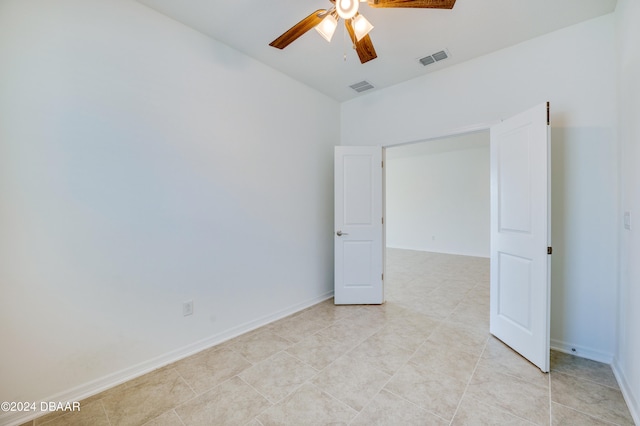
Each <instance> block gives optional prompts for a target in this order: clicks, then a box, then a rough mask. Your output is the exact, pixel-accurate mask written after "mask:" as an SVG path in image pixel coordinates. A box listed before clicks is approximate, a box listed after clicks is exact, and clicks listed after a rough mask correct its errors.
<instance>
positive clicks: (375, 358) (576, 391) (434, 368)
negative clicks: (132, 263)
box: [28, 249, 633, 426]
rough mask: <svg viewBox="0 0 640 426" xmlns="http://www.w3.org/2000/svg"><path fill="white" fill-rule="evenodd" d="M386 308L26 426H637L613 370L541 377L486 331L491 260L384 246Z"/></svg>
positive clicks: (318, 312)
mask: <svg viewBox="0 0 640 426" xmlns="http://www.w3.org/2000/svg"><path fill="white" fill-rule="evenodd" d="M386 273H387V282H386V285H387V287H386V297H387V303H386V304H385V305H382V306H334V305H333V301H332V300H329V301H326V302H323V303H320V304H318V305H315V306H313V307H311V308H309V309H306V310H304V311H302V312H299V313H297V314H295V315H292V316H290V317H287V318H284V319H282V320H280V321H277V322H275V323H272V324H269V325H267V326H265V327H262V328H260V329H257V330H255V331H252V332H250V333H247V334H245V335H242V336H240V337H238V338H236V339H233V340H231V341H228V342H225V343H223V344H221V345H219V346H216V347H213V348H211V349H208V350H205V351H203V352H200V353H198V354H196V355H194V356H192V357H190V358H187V359H184V360H181V361H179V362H176V363H174V364H172V365H169V366H167V367H164V368H161V369H159V370H156V371H154V372H152V373H150V374H147V375H145V376H143V377H140V378H138V379H135V380H132V381H130V382H127V383H125V384H123V385H120V386H117V387H115V388H113V389H111V390H108V391H106V392H103V393H101V394H99V395H96V396H94V397H92V398H89V399H87V400H85V401H82V403H81V411H80V412H79V413H69V414H66V415H58V417H55V414H52V415H48V416H45V417H42V418H39V419H36V420H35V421H33V422H29V423H28V424H29V425H46V426H56V425H92V426H93V425H108V426H116V425H118V426H120V425H149V426H150V425H154V426H166V425H177V426H184V425H187V426H189V425H250V426H259V425H264V426H266V425H296V426H298V425H326V424H331V425H341V424H342V425H393V426H396V425H532V424H540V425H548V424H554V425H556V424H558V425H560V424H565V425H581V426H582V425H612V424H617V425H633V420H632V418H631V416H630V414H629V411H628V409H627V406H626V405H625V402H624V400H623V397H622V394H621V392H620V390H619V388H618V385H617V383H616V380H615V378H614V376H613V373H612V371H611V368H610V367H609V366H608V365H605V364H601V363H597V362H594V361H589V360H585V359H581V358H577V357H574V356H571V355H567V354H563V353H559V352H552V369H551V373H550V374H543V373H541V372H540V370H538V369H537V368H536V367H534V366H533V365H531V364H529V363H528V362H527V361H526V360H524V359H523V358H521V357H520V356H519V355H517V354H516V353H514V352H513V351H512V350H511V349H509V348H508V347H507V346H505V345H504V344H502V343H501V342H500V341H499V340H497V339H495V338H493V337H491V336H490V335H489V262H488V260H487V259H484V258H475V257H467V256H453V255H443V254H437V253H427V252H418V251H410V250H397V249H389V250H388V251H387V271H386Z"/></svg>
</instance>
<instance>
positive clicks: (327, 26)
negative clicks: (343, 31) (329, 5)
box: [315, 13, 338, 42]
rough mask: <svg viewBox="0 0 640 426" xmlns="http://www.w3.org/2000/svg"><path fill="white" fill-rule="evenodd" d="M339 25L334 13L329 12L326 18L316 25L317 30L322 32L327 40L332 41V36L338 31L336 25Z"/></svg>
mask: <svg viewBox="0 0 640 426" xmlns="http://www.w3.org/2000/svg"><path fill="white" fill-rule="evenodd" d="M337 26H338V20H337V19H336V17H335V16H334V15H333V13H328V14H327V16H325V17H324V19H323V20H322V21H321V22H320V23H319V24H318V25H316V26H315V29H316V31H317V32H318V34H320V35H321V36H322V37H323V38H324V39H325V40H327V41H328V42H331V37H333V33H335V32H336V27H337Z"/></svg>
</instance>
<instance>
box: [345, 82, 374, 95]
mask: <svg viewBox="0 0 640 426" xmlns="http://www.w3.org/2000/svg"><path fill="white" fill-rule="evenodd" d="M349 87H351V88H352V89H353V90H355V91H356V92H358V93H360V92H364V91H365V90H369V89H373V84H371V83H369V82H368V81H366V80H362V81H361V82H359V83H354V84H352V85H351V86H349Z"/></svg>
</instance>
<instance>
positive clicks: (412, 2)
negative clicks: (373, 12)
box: [367, 0, 456, 9]
mask: <svg viewBox="0 0 640 426" xmlns="http://www.w3.org/2000/svg"><path fill="white" fill-rule="evenodd" d="M367 3H368V4H369V6H371V7H415V8H421V9H453V5H454V4H455V3H456V0H367Z"/></svg>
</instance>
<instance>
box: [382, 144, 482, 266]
mask: <svg viewBox="0 0 640 426" xmlns="http://www.w3.org/2000/svg"><path fill="white" fill-rule="evenodd" d="M385 173H386V214H385V218H386V222H385V224H386V237H387V238H386V239H387V247H393V248H403V249H410V250H422V251H431V252H437V253H449V254H460V255H465V256H479V257H489V242H490V241H489V240H490V239H489V212H490V197H489V181H490V180H489V132H487V131H485V132H478V133H471V134H467V135H463V136H456V137H453V138H444V139H436V140H432V141H426V142H420V143H416V144H409V145H403V146H399V147H392V148H389V149H387V150H386V171H385Z"/></svg>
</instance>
